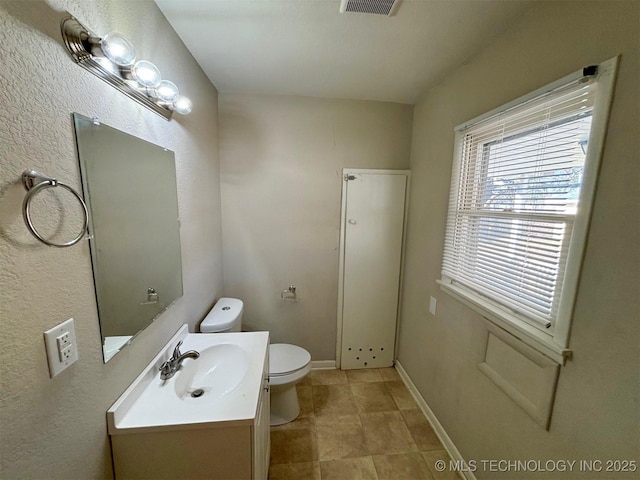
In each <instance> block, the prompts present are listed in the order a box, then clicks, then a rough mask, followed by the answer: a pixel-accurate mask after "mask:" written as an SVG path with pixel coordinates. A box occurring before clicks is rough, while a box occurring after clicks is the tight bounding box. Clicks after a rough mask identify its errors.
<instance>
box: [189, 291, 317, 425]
mask: <svg viewBox="0 0 640 480" xmlns="http://www.w3.org/2000/svg"><path fill="white" fill-rule="evenodd" d="M243 310H244V303H243V302H242V300H240V299H237V298H228V297H223V298H221V299H220V300H218V301H217V302H216V304H215V305H214V306H213V308H212V309H211V311H210V312H209V313H208V314H207V316H206V317H205V318H204V320H202V322H201V323H200V332H201V333H222V332H240V331H241V329H242V313H243ZM310 371H311V354H310V353H309V352H307V351H306V350H305V349H304V348H302V347H298V346H297V345H290V344H288V343H276V344H272V345H269V384H270V385H271V419H270V424H271V426H275V425H282V424H285V423H289V422H292V421H293V420H295V419H296V418H297V416H298V415H299V414H300V403H299V402H298V395H297V394H296V383H298V382H299V381H300V380H302V379H303V378H304V377H306V376H307V374H308V373H309V372H310Z"/></svg>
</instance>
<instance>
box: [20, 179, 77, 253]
mask: <svg viewBox="0 0 640 480" xmlns="http://www.w3.org/2000/svg"><path fill="white" fill-rule="evenodd" d="M22 184H23V185H24V188H25V190H26V191H27V194H26V195H25V196H24V201H23V202H22V216H23V218H24V223H25V224H26V225H27V228H28V229H29V231H30V232H31V233H32V234H33V236H34V237H36V238H37V239H38V240H40V241H41V242H42V243H44V244H46V245H49V246H51V247H60V248H62V247H70V246H71V245H75V244H76V243H78V242H79V241H80V240H81V239H82V237H83V236H84V234H85V232H86V231H87V226H88V224H89V211H88V210H87V205H86V204H85V203H84V200H82V197H81V196H80V195H79V194H78V192H76V191H75V190H74V189H73V188H71V187H70V186H69V185H65V184H64V183H61V182H59V181H57V180H56V179H55V178H49V177H45V176H44V175H41V174H39V173H38V172H36V171H35V170H25V171H24V172H22ZM53 187H62V188H64V189H65V190H68V191H69V192H71V193H72V194H73V196H74V197H76V199H77V200H78V202H80V205H81V206H82V211H83V212H84V219H83V222H82V230H80V233H79V234H78V236H77V237H76V238H74V239H73V240H70V241H68V242H66V243H53V242H50V241H49V240H47V239H46V238H44V237H42V235H40V234H39V233H38V231H37V230H36V228H35V227H34V226H33V222H32V221H31V210H30V209H31V200H32V199H33V197H35V195H36V194H37V193H38V192H40V191H42V190H44V189H46V188H53Z"/></svg>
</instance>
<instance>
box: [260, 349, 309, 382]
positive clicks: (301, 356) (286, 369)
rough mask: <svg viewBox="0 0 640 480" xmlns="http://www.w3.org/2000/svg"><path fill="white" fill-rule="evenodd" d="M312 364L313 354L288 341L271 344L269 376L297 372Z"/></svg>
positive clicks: (280, 375)
mask: <svg viewBox="0 0 640 480" xmlns="http://www.w3.org/2000/svg"><path fill="white" fill-rule="evenodd" d="M310 364H311V354H310V353H309V352H307V351H306V350H305V349H304V348H302V347H298V346H297V345H290V344H288V343H274V344H272V345H269V377H272V378H273V377H282V376H285V375H291V374H295V373H297V372H298V371H300V370H303V369H305V368H306V367H307V366H310Z"/></svg>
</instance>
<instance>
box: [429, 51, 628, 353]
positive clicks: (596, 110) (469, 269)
mask: <svg viewBox="0 0 640 480" xmlns="http://www.w3.org/2000/svg"><path fill="white" fill-rule="evenodd" d="M616 62H617V59H612V60H609V61H607V62H604V63H603V64H601V65H598V66H596V67H588V68H585V69H584V70H581V71H580V72H577V73H575V74H573V75H570V76H568V77H565V78H563V79H561V80H559V81H557V82H555V83H553V84H551V85H549V86H547V87H544V88H542V89H540V90H537V91H536V92H533V93H532V94H530V95H527V96H525V97H523V98H521V99H518V100H516V101H514V102H512V103H510V104H508V105H506V106H504V107H501V108H500V109H497V110H495V111H493V112H490V113H488V114H486V115H483V116H482V117H479V118H477V119H474V120H472V121H470V122H467V123H465V124H463V125H461V126H459V127H457V128H456V140H455V155H454V166H453V173H452V180H451V195H450V201H449V213H448V221H447V230H446V236H445V248H444V257H443V262H442V280H441V281H440V282H439V283H440V284H441V285H442V286H443V288H444V289H445V290H447V291H448V292H450V293H452V294H454V295H455V296H458V297H459V298H461V299H462V300H463V301H465V302H466V303H467V304H469V305H470V306H472V307H473V308H475V309H477V310H479V311H480V313H481V314H483V316H485V317H486V318H488V319H489V320H490V321H493V322H494V323H498V325H499V326H502V327H503V328H505V329H507V330H508V331H510V332H511V333H515V334H517V335H516V336H518V337H523V336H524V337H525V340H526V341H527V343H529V344H530V345H532V346H534V347H537V348H538V349H539V350H543V351H544V352H545V353H550V356H553V357H555V358H559V359H563V357H564V356H565V355H566V353H567V350H566V347H567V345H568V332H569V323H570V319H571V313H572V310H573V301H574V297H575V292H576V287H577V280H578V276H579V275H578V274H579V267H580V263H581V259H582V254H583V249H584V244H585V239H586V233H587V225H588V219H589V215H590V210H591V203H592V197H593V192H594V190H595V179H596V176H597V171H598V165H599V160H600V155H601V150H602V145H603V141H604V133H605V126H606V120H607V117H608V110H609V104H610V99H611V93H612V88H613V76H614V72H615V65H616ZM523 334H524V335H523Z"/></svg>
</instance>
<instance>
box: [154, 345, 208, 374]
mask: <svg viewBox="0 0 640 480" xmlns="http://www.w3.org/2000/svg"><path fill="white" fill-rule="evenodd" d="M180 345H182V340H180V341H179V342H178V344H177V345H176V348H174V349H173V355H172V356H171V358H170V359H169V360H167V361H166V362H164V363H163V364H162V365H161V366H160V379H161V380H168V379H170V378H171V377H173V376H174V375H175V373H176V372H177V371H178V370H179V369H180V365H182V362H183V361H184V360H185V359H187V358H193V359H194V360H195V359H196V358H198V357H199V356H200V354H199V353H198V352H196V351H195V350H189V351H188V352H185V353H180Z"/></svg>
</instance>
